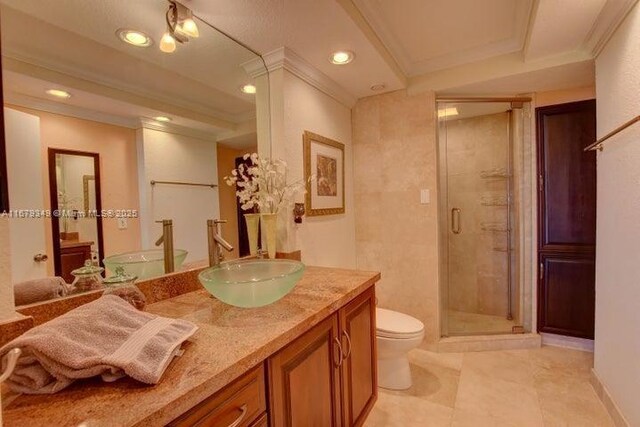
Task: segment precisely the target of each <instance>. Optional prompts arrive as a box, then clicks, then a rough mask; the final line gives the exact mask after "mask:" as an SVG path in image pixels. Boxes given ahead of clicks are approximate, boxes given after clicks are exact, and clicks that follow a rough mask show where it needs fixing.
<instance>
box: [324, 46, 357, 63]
mask: <svg viewBox="0 0 640 427" xmlns="http://www.w3.org/2000/svg"><path fill="white" fill-rule="evenodd" d="M355 56H356V55H355V54H354V53H353V52H351V51H349V50H339V51H337V52H333V53H332V54H331V58H329V60H330V61H331V63H332V64H336V65H345V64H348V63H349V62H351V61H353V58H355Z"/></svg>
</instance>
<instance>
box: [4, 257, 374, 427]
mask: <svg viewBox="0 0 640 427" xmlns="http://www.w3.org/2000/svg"><path fill="white" fill-rule="evenodd" d="M379 279H380V274H379V273H374V272H364V271H355V270H341V269H334V268H320V267H307V269H306V270H305V273H304V276H303V277H302V280H301V281H300V282H299V283H298V285H297V286H296V287H295V288H294V290H293V291H292V292H291V293H290V294H289V295H287V296H285V297H284V298H283V299H281V300H280V301H278V302H276V303H274V304H271V305H269V306H266V307H261V308H254V309H242V308H237V307H232V306H229V305H225V304H223V303H221V302H220V301H218V300H216V299H214V298H212V297H211V296H210V295H209V294H208V293H207V292H206V291H205V290H198V291H195V292H190V293H186V294H183V295H180V296H177V297H174V298H171V299H167V300H164V301H160V302H157V303H155V304H151V305H149V306H147V308H146V311H148V312H151V313H155V314H158V315H162V316H166V317H173V318H183V319H186V320H189V321H192V322H194V323H196V324H197V325H198V326H199V327H200V329H199V330H198V331H197V332H196V333H195V334H194V336H193V337H192V338H191V339H190V340H189V342H186V343H185V344H184V345H183V349H184V350H185V352H184V354H183V355H182V356H181V357H179V358H177V359H176V360H174V361H173V362H172V363H171V365H170V366H169V368H168V369H167V371H166V372H165V374H164V376H163V377H162V380H161V382H160V383H159V384H157V385H155V386H148V385H144V384H141V383H139V382H136V381H134V380H132V379H129V378H125V379H121V380H119V381H116V382H114V383H103V382H101V381H99V380H97V379H90V380H84V381H78V382H76V383H75V384H74V385H72V386H70V387H69V388H67V389H65V390H63V391H61V392H59V393H57V394H55V395H23V396H20V397H18V398H16V399H15V400H14V401H13V402H11V403H10V404H9V405H8V406H7V407H6V408H5V410H4V412H3V414H2V418H3V421H4V425H5V427H10V426H24V425H29V426H51V425H55V426H77V425H80V424H82V425H83V426H88V427H91V426H114V425H118V426H134V425H145V426H148V425H164V424H166V423H168V422H170V421H171V420H173V419H175V418H176V417H177V416H179V415H181V414H183V413H184V412H186V411H187V410H189V409H190V408H191V407H193V406H194V405H196V404H197V403H199V402H201V401H202V400H204V399H205V398H206V397H208V396H210V395H212V394H214V393H215V392H217V391H219V390H220V389H222V388H223V387H224V386H225V385H227V384H229V383H230V382H232V381H233V380H234V379H236V378H238V377H239V376H241V375H242V374H243V373H245V372H247V371H248V370H249V369H251V368H253V367H254V366H256V365H257V364H258V363H260V362H262V361H264V360H265V359H266V358H268V357H269V356H270V355H272V354H274V353H276V352H277V351H278V350H280V349H281V348H283V347H285V346H286V345H287V344H288V343H290V342H291V341H293V340H294V339H295V338H296V337H298V336H300V335H301V334H303V333H304V332H306V331H307V330H309V329H310V328H311V327H312V326H314V325H315V324H317V323H318V322H320V321H321V320H323V319H324V318H326V317H327V316H328V315H330V314H331V313H334V312H335V311H337V310H338V309H339V308H340V307H342V306H343V305H344V304H346V303H347V302H348V301H350V300H351V299H353V298H354V297H355V296H357V295H359V294H360V293H362V292H363V291H364V290H366V289H368V288H369V287H371V286H372V285H373V284H374V283H375V282H377V281H378V280H379Z"/></svg>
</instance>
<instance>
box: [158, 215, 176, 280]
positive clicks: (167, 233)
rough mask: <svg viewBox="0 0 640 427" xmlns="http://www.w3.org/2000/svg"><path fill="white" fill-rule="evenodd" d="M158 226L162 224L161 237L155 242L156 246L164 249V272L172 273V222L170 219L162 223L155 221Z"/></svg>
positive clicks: (173, 268)
mask: <svg viewBox="0 0 640 427" xmlns="http://www.w3.org/2000/svg"><path fill="white" fill-rule="evenodd" d="M156 222H157V223H158V224H162V236H160V238H159V239H158V240H156V246H160V245H163V247H162V249H164V272H165V274H167V273H173V271H174V270H175V267H174V265H173V221H172V220H170V219H163V220H162V221H156Z"/></svg>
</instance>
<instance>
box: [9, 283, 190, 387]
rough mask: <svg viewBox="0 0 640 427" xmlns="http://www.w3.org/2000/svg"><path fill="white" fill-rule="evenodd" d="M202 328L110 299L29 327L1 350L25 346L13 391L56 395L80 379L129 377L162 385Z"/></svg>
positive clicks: (113, 379) (15, 372)
mask: <svg viewBox="0 0 640 427" xmlns="http://www.w3.org/2000/svg"><path fill="white" fill-rule="evenodd" d="M197 329H198V327H197V326H196V325H194V324H193V323H191V322H188V321H186V320H181V319H169V318H164V317H159V316H155V315H153V314H150V313H144V312H141V311H138V310H136V309H135V308H133V307H132V306H131V305H130V304H129V303H127V302H126V301H124V300H122V299H121V298H119V297H117V296H114V295H105V296H103V297H101V298H99V299H97V300H96V301H93V302H90V303H88V304H85V305H83V306H81V307H78V308H76V309H75V310H72V311H70V312H68V313H66V314H65V315H62V316H60V317H57V318H55V319H53V320H51V321H50V322H47V323H45V324H42V325H40V326H36V327H35V328H33V329H30V330H29V331H27V332H26V333H24V334H23V335H21V336H20V337H18V338H16V339H15V340H13V341H11V342H10V343H8V344H7V345H5V346H4V347H2V348H1V349H0V357H2V359H3V364H4V363H5V360H4V359H6V358H5V357H4V356H5V355H6V353H7V352H8V351H9V350H11V349H13V348H20V349H21V350H22V355H21V356H20V358H19V359H18V363H17V366H16V368H15V370H14V371H13V374H12V375H11V376H10V377H9V379H8V380H7V381H6V383H7V384H8V385H9V387H11V389H13V390H14V391H17V392H20V393H29V394H47V393H55V392H57V391H60V390H62V389H63V388H65V387H67V386H69V385H70V384H71V383H72V382H73V381H75V380H77V379H80V378H89V377H93V376H101V377H102V379H103V380H104V381H115V380H117V379H119V378H121V377H123V376H126V375H128V376H130V377H132V378H134V379H136V380H138V381H141V382H143V383H147V384H157V383H158V381H160V378H161V377H162V374H163V373H164V372H165V370H166V368H167V366H169V363H170V362H171V361H172V360H173V358H174V357H175V356H176V355H177V354H178V352H179V351H180V346H181V344H182V343H183V342H184V341H185V340H187V339H188V338H189V337H190V336H191V335H193V334H194V332H195V331H196V330H197Z"/></svg>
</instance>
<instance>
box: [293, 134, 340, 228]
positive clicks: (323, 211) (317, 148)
mask: <svg viewBox="0 0 640 427" xmlns="http://www.w3.org/2000/svg"><path fill="white" fill-rule="evenodd" d="M303 152H304V177H305V180H306V182H307V194H306V195H305V205H306V206H305V210H306V214H307V215H308V216H319V215H336V214H343V213H344V144H341V143H339V142H338V141H334V140H333V139H329V138H325V137H324V136H321V135H318V134H315V133H313V132H309V131H305V132H304V136H303ZM312 176H313V177H314V179H309V178H310V177H312Z"/></svg>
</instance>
